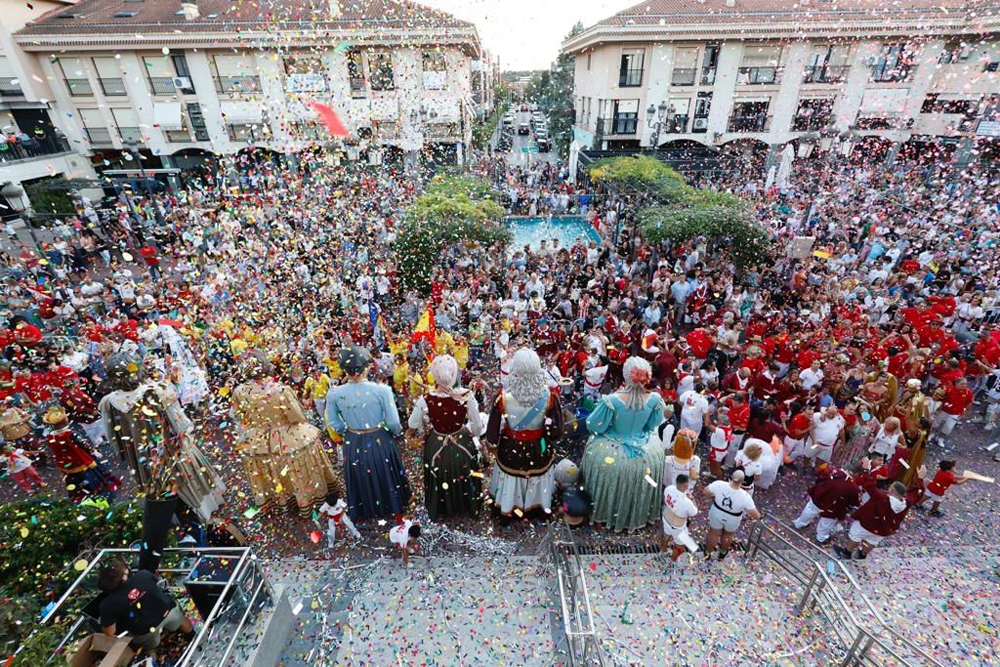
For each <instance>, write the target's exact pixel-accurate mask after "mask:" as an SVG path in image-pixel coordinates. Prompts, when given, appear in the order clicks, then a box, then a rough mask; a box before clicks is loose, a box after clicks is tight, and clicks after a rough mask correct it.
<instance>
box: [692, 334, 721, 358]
mask: <svg viewBox="0 0 1000 667" xmlns="http://www.w3.org/2000/svg"><path fill="white" fill-rule="evenodd" d="M686 340H687V343H688V345H690V346H691V351H692V352H694V356H695V358H696V359H698V360H699V361H701V362H704V361H705V359H706V358H707V357H708V351H709V350H711V349H712V347H713V346H714V345H715V339H714V338H712V336H711V334H709V332H708V330H707V329H695V330H694V331H692V332H691V333H689V334H688V335H687V336H686Z"/></svg>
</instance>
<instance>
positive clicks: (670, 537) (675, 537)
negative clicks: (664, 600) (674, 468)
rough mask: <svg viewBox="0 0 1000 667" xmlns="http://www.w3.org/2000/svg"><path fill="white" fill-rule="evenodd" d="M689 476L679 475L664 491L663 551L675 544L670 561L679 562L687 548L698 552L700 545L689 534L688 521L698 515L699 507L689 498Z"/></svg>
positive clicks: (692, 551)
mask: <svg viewBox="0 0 1000 667" xmlns="http://www.w3.org/2000/svg"><path fill="white" fill-rule="evenodd" d="M688 483H689V480H688V476H687V475H678V476H677V479H676V480H675V481H674V483H673V484H671V485H670V486H668V487H667V488H665V489H663V539H662V545H663V550H664V551H666V550H667V549H669V548H670V545H671V543H673V554H672V555H671V557H670V560H672V561H675V562H676V561H677V559H678V558H680V556H681V554H682V553H684V550H685V548H686V549H687V550H688V551H690V552H691V553H697V552H698V545H697V544H696V543H695V541H694V540H693V539H691V534H690V533H688V520H689V519H690V518H691V517H693V516H694V515H696V514H697V513H698V507H697V506H696V505H695V504H694V501H693V500H691V498H690V497H689V496H688V494H687V491H688Z"/></svg>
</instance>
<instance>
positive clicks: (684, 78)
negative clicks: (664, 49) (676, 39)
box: [670, 49, 698, 86]
mask: <svg viewBox="0 0 1000 667" xmlns="http://www.w3.org/2000/svg"><path fill="white" fill-rule="evenodd" d="M697 62H698V49H675V50H674V71H673V72H672V73H671V75H670V85H672V86H693V85H694V80H695V73H696V72H697V69H696V67H695V65H696V64H697Z"/></svg>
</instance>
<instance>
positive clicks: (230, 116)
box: [219, 101, 264, 125]
mask: <svg viewBox="0 0 1000 667" xmlns="http://www.w3.org/2000/svg"><path fill="white" fill-rule="evenodd" d="M219 110H220V111H221V112H222V118H223V121H224V122H225V123H226V124H227V125H242V124H252V123H260V122H262V120H263V118H264V111H263V109H261V108H260V104H259V103H257V102H229V101H224V102H221V103H220V104H219Z"/></svg>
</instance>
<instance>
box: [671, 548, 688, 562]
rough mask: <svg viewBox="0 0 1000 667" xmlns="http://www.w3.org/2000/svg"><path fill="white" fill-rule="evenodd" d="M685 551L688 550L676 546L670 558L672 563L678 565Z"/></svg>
mask: <svg viewBox="0 0 1000 667" xmlns="http://www.w3.org/2000/svg"><path fill="white" fill-rule="evenodd" d="M685 551H687V549H685V548H684V547H678V546H675V547H674V552H673V554H671V556H670V560H671V562H674V563H676V562H677V559H678V558H680V557H681V556H682V555H683V554H684V552H685Z"/></svg>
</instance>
